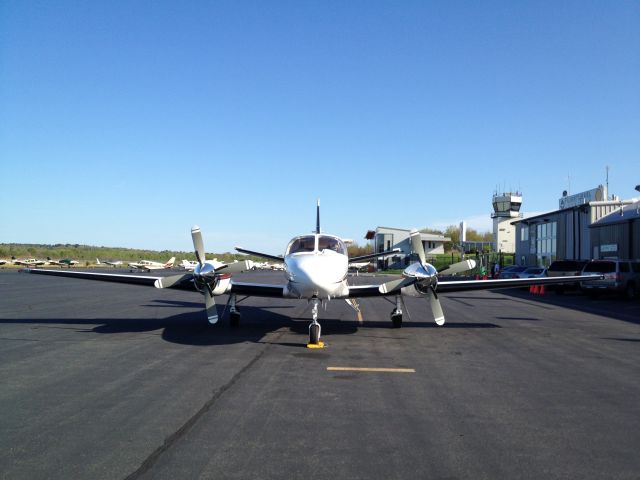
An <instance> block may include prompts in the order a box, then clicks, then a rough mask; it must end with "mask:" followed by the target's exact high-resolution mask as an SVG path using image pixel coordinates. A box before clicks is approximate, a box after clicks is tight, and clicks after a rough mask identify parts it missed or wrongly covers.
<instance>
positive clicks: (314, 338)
mask: <svg viewBox="0 0 640 480" xmlns="http://www.w3.org/2000/svg"><path fill="white" fill-rule="evenodd" d="M311 302H313V308H312V309H311V318H312V322H311V324H310V325H309V343H308V344H307V348H324V343H323V342H321V341H320V324H319V323H318V306H319V305H320V299H318V298H313V299H311Z"/></svg>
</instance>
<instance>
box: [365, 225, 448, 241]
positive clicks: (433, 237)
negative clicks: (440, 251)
mask: <svg viewBox="0 0 640 480" xmlns="http://www.w3.org/2000/svg"><path fill="white" fill-rule="evenodd" d="M379 229H384V230H395V231H397V232H406V233H407V236H409V233H410V232H411V229H409V228H396V227H376V232H377V231H378V230H379ZM370 233H371V230H369V231H367V235H366V236H365V238H366V239H367V240H371V239H372V238H373V237H371V238H369V234H370ZM420 238H421V239H422V240H423V241H428V242H450V241H451V239H450V238H449V237H445V236H444V235H438V234H437V233H423V232H420Z"/></svg>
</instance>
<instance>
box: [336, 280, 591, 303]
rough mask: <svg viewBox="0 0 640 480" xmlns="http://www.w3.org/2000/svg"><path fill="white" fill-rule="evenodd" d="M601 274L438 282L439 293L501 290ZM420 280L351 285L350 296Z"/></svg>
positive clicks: (395, 290)
mask: <svg viewBox="0 0 640 480" xmlns="http://www.w3.org/2000/svg"><path fill="white" fill-rule="evenodd" d="M601 277H602V276H601V275H574V276H568V277H541V278H504V279H498V280H441V281H439V282H438V284H437V288H436V291H437V292H438V294H441V293H449V292H462V291H467V290H499V289H502V288H518V287H529V286H532V285H558V284H562V283H576V282H588V281H593V280H598V279H600V278H601ZM416 282H418V279H416V278H399V279H397V280H392V281H390V282H386V283H382V284H380V285H350V286H349V298H358V297H383V296H387V295H398V294H400V293H401V290H402V289H403V288H406V287H410V286H412V285H414V284H415V283H416Z"/></svg>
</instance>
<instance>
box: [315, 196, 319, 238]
mask: <svg viewBox="0 0 640 480" xmlns="http://www.w3.org/2000/svg"><path fill="white" fill-rule="evenodd" d="M316 208H317V210H316V233H320V199H318V206H317V207H316Z"/></svg>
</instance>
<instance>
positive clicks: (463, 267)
mask: <svg viewBox="0 0 640 480" xmlns="http://www.w3.org/2000/svg"><path fill="white" fill-rule="evenodd" d="M474 268H476V261H475V260H463V261H461V262H457V263H452V264H451V265H449V266H448V267H447V268H444V269H442V270H440V271H439V272H438V275H454V274H456V273H461V272H466V271H467V270H473V269H474Z"/></svg>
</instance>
